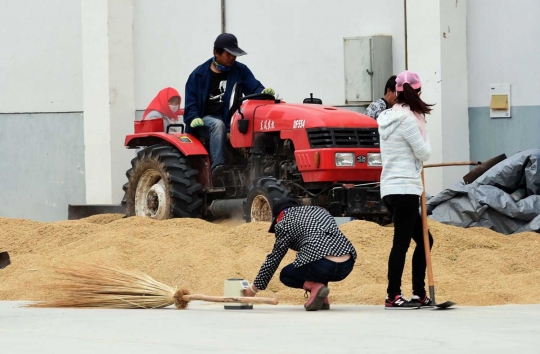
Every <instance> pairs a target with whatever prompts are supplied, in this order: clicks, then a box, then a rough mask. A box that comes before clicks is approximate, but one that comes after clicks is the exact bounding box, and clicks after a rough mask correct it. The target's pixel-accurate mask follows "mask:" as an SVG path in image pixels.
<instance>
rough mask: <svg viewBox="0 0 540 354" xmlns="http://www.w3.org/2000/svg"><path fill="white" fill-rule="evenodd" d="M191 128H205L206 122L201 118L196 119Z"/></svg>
mask: <svg viewBox="0 0 540 354" xmlns="http://www.w3.org/2000/svg"><path fill="white" fill-rule="evenodd" d="M190 126H191V127H192V128H197V127H204V121H203V120H202V119H201V118H195V119H193V120H192V121H191V124H190Z"/></svg>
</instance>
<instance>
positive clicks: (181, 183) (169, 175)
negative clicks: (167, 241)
mask: <svg viewBox="0 0 540 354" xmlns="http://www.w3.org/2000/svg"><path fill="white" fill-rule="evenodd" d="M131 165H132V168H130V169H129V170H128V171H127V172H126V176H127V178H128V183H126V184H125V185H124V191H125V192H126V194H125V201H123V202H125V206H126V216H145V217H150V218H152V219H156V220H165V219H171V218H174V217H184V218H185V217H188V218H200V217H201V213H200V211H201V206H202V205H203V201H202V199H201V197H200V192H201V190H202V186H201V184H200V183H199V182H198V181H197V176H198V174H199V172H198V171H197V170H196V169H194V168H192V167H191V166H190V164H189V161H188V159H187V158H186V157H185V156H184V155H182V154H181V153H180V152H179V151H178V150H177V149H175V148H174V147H172V146H168V145H161V144H160V145H153V146H149V147H147V148H145V149H144V150H141V151H139V152H138V153H137V157H135V158H134V159H133V160H132V161H131Z"/></svg>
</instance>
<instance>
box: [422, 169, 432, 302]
mask: <svg viewBox="0 0 540 354" xmlns="http://www.w3.org/2000/svg"><path fill="white" fill-rule="evenodd" d="M422 186H423V188H424V191H423V192H422V197H421V198H420V200H421V203H422V233H423V236H424V252H425V253H426V268H427V274H428V284H429V295H430V297H431V301H433V302H434V303H436V302H435V284H434V281H433V268H432V266H431V250H430V248H429V231H428V224H427V209H426V182H425V181H424V169H423V168H422Z"/></svg>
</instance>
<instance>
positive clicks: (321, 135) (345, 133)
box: [307, 128, 379, 148]
mask: <svg viewBox="0 0 540 354" xmlns="http://www.w3.org/2000/svg"><path fill="white" fill-rule="evenodd" d="M307 134H308V139H309V145H310V146H311V148H333V147H338V148H358V147H361V148H378V147H379V131H378V129H377V128H354V129H348V128H311V129H307Z"/></svg>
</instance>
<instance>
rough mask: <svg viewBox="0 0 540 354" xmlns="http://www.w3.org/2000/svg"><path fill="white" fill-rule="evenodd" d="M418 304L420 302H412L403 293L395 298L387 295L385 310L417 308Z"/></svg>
mask: <svg viewBox="0 0 540 354" xmlns="http://www.w3.org/2000/svg"><path fill="white" fill-rule="evenodd" d="M418 306H419V305H418V304H416V303H412V302H410V301H409V300H407V299H406V298H404V297H403V296H402V295H396V296H394V297H393V298H388V296H387V297H386V301H385V302H384V309H385V310H416V309H418Z"/></svg>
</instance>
